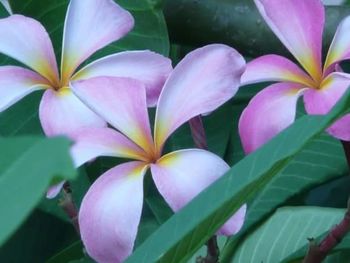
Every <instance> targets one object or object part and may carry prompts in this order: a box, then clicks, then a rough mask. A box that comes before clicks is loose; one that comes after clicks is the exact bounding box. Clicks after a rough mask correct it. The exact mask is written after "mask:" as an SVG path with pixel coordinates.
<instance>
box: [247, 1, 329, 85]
mask: <svg viewBox="0 0 350 263" xmlns="http://www.w3.org/2000/svg"><path fill="white" fill-rule="evenodd" d="M254 1H255V3H256V5H257V7H258V9H259V11H260V13H261V15H262V16H263V17H264V19H265V21H266V23H267V24H268V25H269V26H270V28H271V29H272V31H273V32H274V33H275V34H276V36H277V37H278V38H279V39H280V40H281V41H282V43H283V44H284V45H285V46H286V47H287V48H288V49H289V51H290V52H291V53H292V54H293V55H294V57H295V58H296V59H297V60H298V61H299V62H300V64H301V65H303V66H304V68H305V69H306V70H307V72H309V74H310V75H311V76H312V77H313V78H314V79H315V80H320V78H321V77H322V66H321V65H322V64H321V63H322V60H321V59H322V56H321V55H322V54H321V51H322V33H323V27H324V21H325V11H324V7H323V5H322V2H321V1H320V0H307V1H305V0H284V1H283V3H281V1H280V0H254Z"/></svg>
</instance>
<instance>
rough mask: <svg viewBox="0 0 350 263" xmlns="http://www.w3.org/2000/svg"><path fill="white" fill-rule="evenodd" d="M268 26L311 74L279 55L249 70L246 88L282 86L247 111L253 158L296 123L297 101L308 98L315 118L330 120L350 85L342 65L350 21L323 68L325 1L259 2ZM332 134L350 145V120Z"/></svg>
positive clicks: (247, 143)
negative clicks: (259, 84)
mask: <svg viewBox="0 0 350 263" xmlns="http://www.w3.org/2000/svg"><path fill="white" fill-rule="evenodd" d="M255 3H256V5H257V7H258V9H259V11H260V13H261V15H262V16H263V17H264V19H265V21H266V22H267V24H268V25H269V26H270V28H271V29H272V30H273V32H274V33H275V34H276V35H277V37H278V38H279V39H280V40H281V41H282V43H283V44H284V45H285V46H286V48H287V49H288V50H289V51H290V52H291V53H292V54H293V56H294V57H295V58H296V60H297V61H298V62H299V63H300V65H302V67H303V68H304V69H305V71H303V70H302V69H300V68H299V66H297V65H296V64H295V63H293V62H292V61H290V60H288V59H287V58H284V57H281V56H278V55H266V56H262V57H259V58H257V59H255V60H253V61H251V62H250V63H248V64H247V69H246V72H245V73H244V74H243V76H242V79H241V80H242V84H250V83H257V82H262V81H279V83H276V84H272V85H270V86H269V87H267V88H265V89H264V90H262V91H261V92H259V93H258V94H257V95H256V96H255V97H254V98H253V99H252V100H251V102H250V103H249V105H248V107H247V108H246V109H245V110H244V112H243V114H242V116H241V119H240V122H239V132H240V136H241V140H242V144H243V147H244V150H245V152H246V153H250V152H252V151H254V150H255V149H257V148H258V147H260V146H261V145H262V144H264V143H265V142H267V141H268V140H270V139H271V138H272V137H274V136H275V135H276V134H277V133H279V132H280V131H282V130H283V129H285V128H286V127H288V126H289V125H290V124H292V123H293V122H294V120H295V115H296V105H297V100H298V98H299V97H300V96H302V95H304V103H305V108H306V111H307V113H309V114H326V113H328V112H329V111H330V109H331V108H332V107H333V106H334V105H335V103H336V102H337V101H338V100H339V99H340V98H341V96H342V95H343V94H344V92H345V91H346V90H347V88H348V86H349V85H350V75H349V74H346V73H343V72H342V71H341V70H340V69H339V67H338V63H339V62H340V61H342V60H345V59H349V58H350V30H349V29H350V17H347V18H345V19H344V20H343V21H342V22H341V23H340V25H339V26H338V29H337V32H336V34H335V36H334V39H333V42H332V44H331V46H330V49H329V51H328V55H327V57H326V61H325V63H324V65H323V67H322V50H321V49H322V33H323V28H324V21H325V10H324V6H323V5H322V3H321V1H320V0H255ZM328 132H329V133H330V134H331V135H333V136H334V137H336V138H339V139H341V140H346V141H349V140H350V115H349V114H348V115H346V116H344V117H343V118H341V119H340V120H338V121H337V122H335V124H333V125H332V126H331V127H330V128H329V129H328Z"/></svg>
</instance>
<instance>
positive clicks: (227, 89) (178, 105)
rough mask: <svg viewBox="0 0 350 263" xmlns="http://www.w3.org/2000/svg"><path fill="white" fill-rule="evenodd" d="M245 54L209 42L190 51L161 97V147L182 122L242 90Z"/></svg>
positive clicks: (158, 143) (158, 132) (158, 139)
mask: <svg viewBox="0 0 350 263" xmlns="http://www.w3.org/2000/svg"><path fill="white" fill-rule="evenodd" d="M244 68H245V62H244V59H243V57H242V56H241V55H240V54H239V53H238V52H237V51H236V50H234V49H232V48H230V47H228V46H225V45H219V44H214V45H208V46H205V47H203V48H199V49H196V50H195V51H193V52H191V53H189V54H188V55H187V56H186V57H185V58H184V59H183V60H182V61H181V62H180V63H179V64H178V65H177V66H176V68H175V69H174V71H173V73H172V74H171V75H170V77H169V79H168V80H167V82H166V83H165V86H164V88H163V90H162V93H161V95H160V98H159V102H158V107H157V113H156V121H155V143H156V146H157V148H158V149H161V147H162V146H163V144H164V142H165V140H166V139H167V138H168V137H169V135H170V134H171V133H172V132H173V131H175V130H176V129H177V128H178V127H179V126H180V125H182V124H183V123H185V122H186V121H188V120H189V119H191V118H192V117H194V116H197V115H199V114H203V113H207V112H210V111H213V110H215V109H216V108H217V107H219V106H221V105H222V104H223V103H224V102H226V101H227V100H229V99H230V98H231V97H232V96H233V95H234V94H235V93H236V92H237V90H238V86H239V83H240V77H241V75H242V73H243V71H244Z"/></svg>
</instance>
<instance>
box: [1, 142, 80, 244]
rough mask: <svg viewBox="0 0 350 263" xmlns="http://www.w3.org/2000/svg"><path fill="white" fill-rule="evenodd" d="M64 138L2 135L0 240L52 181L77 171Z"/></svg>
mask: <svg viewBox="0 0 350 263" xmlns="http://www.w3.org/2000/svg"><path fill="white" fill-rule="evenodd" d="M69 146H70V142H69V141H68V140H66V139H64V138H52V139H46V138H45V139H43V138H36V137H20V138H0V156H1V158H0V200H2V202H1V203H0V210H1V214H2V216H1V225H2V227H1V228H0V229H1V230H0V244H1V243H3V242H4V241H5V240H6V239H7V238H8V237H9V236H10V235H11V234H12V233H13V231H14V230H15V229H16V228H17V227H18V226H19V225H20V224H21V223H22V222H23V220H24V219H25V218H26V217H27V216H28V215H29V213H30V211H31V210H32V209H33V208H34V207H35V205H36V204H37V203H38V202H39V201H40V198H41V197H42V196H43V194H44V193H45V191H46V190H47V188H48V186H49V185H50V183H52V182H55V183H57V182H58V181H60V180H63V179H73V178H74V176H75V174H76V172H75V169H74V167H73V163H72V160H71V158H70V155H69Z"/></svg>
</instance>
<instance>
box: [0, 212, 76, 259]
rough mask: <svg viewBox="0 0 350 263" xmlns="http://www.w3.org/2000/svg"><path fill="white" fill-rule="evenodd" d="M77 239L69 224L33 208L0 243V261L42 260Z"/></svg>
mask: <svg viewBox="0 0 350 263" xmlns="http://www.w3.org/2000/svg"><path fill="white" fill-rule="evenodd" d="M77 238H78V236H77V233H76V232H75V230H74V228H73V226H72V225H71V224H68V223H65V222H63V221H61V220H59V219H57V218H55V217H53V216H51V215H49V214H47V213H43V212H41V211H39V210H34V211H33V213H31V215H30V216H29V217H28V218H27V219H26V220H25V222H24V223H23V224H22V225H21V226H20V227H19V228H18V229H17V230H16V232H15V233H14V234H13V235H11V237H10V238H9V239H8V240H7V241H6V242H5V243H4V244H2V245H1V246H0V259H1V260H0V261H1V262H4V263H23V262H25V263H38V262H40V263H43V262H45V261H46V260H47V259H48V258H50V257H51V256H52V255H53V254H56V253H57V251H60V250H62V248H64V247H66V246H68V245H69V244H71V243H73V242H74V241H75V240H77ZM64 262H65V261H64Z"/></svg>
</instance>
